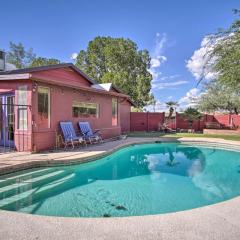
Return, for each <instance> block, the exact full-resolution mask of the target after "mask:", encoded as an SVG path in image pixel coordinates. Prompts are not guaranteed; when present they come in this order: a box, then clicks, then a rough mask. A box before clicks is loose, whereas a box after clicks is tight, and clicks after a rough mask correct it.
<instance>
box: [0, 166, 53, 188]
mask: <svg viewBox="0 0 240 240" xmlns="http://www.w3.org/2000/svg"><path fill="white" fill-rule="evenodd" d="M53 171H54V169H51V168H44V169H38V170H35V171H31V172H29V171H28V172H26V171H25V172H24V173H22V174H18V175H16V174H8V175H4V176H1V177H0V187H2V186H4V185H9V184H11V183H16V182H20V181H22V180H25V179H29V178H33V177H36V176H40V175H42V174H43V173H47V172H53Z"/></svg>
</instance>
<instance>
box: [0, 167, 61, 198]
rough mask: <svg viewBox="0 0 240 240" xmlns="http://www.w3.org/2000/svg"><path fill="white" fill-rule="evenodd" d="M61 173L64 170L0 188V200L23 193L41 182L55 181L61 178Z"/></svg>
mask: <svg viewBox="0 0 240 240" xmlns="http://www.w3.org/2000/svg"><path fill="white" fill-rule="evenodd" d="M62 173H64V170H61V171H55V172H51V173H47V174H44V175H41V176H38V177H34V178H30V179H27V180H23V181H21V182H19V183H13V184H10V185H7V186H4V187H0V199H1V198H3V196H4V198H5V197H8V196H10V195H13V194H17V193H18V192H23V191H25V190H26V189H28V186H29V187H30V188H32V187H33V186H34V185H36V184H39V183H40V182H42V181H45V180H48V181H51V180H56V179H55V178H56V177H60V176H62V175H61V174H62ZM53 178H54V179H53Z"/></svg>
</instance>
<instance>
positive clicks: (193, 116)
mask: <svg viewBox="0 0 240 240" xmlns="http://www.w3.org/2000/svg"><path fill="white" fill-rule="evenodd" d="M182 117H183V118H185V119H187V120H188V123H189V127H190V128H191V129H192V125H193V122H194V121H195V120H199V119H201V118H202V113H200V112H199V111H198V110H197V109H196V108H192V107H189V108H187V109H186V110H185V111H184V113H182Z"/></svg>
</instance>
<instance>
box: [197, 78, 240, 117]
mask: <svg viewBox="0 0 240 240" xmlns="http://www.w3.org/2000/svg"><path fill="white" fill-rule="evenodd" d="M198 108H199V109H200V110H201V111H204V112H210V113H214V112H216V111H227V112H229V113H235V114H238V113H239V111H240V96H239V94H238V91H236V90H235V89H233V88H232V87H228V86H225V85H222V84H219V83H218V82H217V81H212V82H210V83H208V84H207V85H206V87H205V92H204V93H203V94H202V95H201V97H200V98H199V100H198Z"/></svg>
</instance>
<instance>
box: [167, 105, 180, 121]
mask: <svg viewBox="0 0 240 240" xmlns="http://www.w3.org/2000/svg"><path fill="white" fill-rule="evenodd" d="M165 104H166V106H167V107H168V109H169V115H168V119H171V117H172V115H173V113H174V110H175V108H176V107H178V106H179V104H178V102H174V101H169V102H166V103H165Z"/></svg>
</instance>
